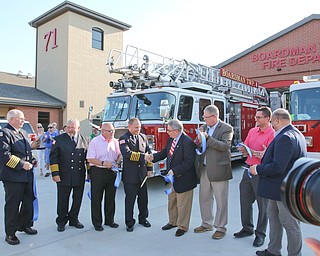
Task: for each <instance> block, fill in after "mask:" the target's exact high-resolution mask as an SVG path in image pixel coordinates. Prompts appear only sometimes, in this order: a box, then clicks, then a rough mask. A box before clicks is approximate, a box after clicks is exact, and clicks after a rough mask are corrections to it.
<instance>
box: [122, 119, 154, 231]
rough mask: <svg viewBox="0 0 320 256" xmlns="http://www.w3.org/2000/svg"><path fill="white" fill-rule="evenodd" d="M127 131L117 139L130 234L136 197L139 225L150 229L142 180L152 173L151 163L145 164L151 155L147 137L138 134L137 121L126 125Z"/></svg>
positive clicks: (146, 194) (139, 125)
mask: <svg viewBox="0 0 320 256" xmlns="http://www.w3.org/2000/svg"><path fill="white" fill-rule="evenodd" d="M128 129H129V131H128V132H127V133H125V134H124V135H122V136H121V137H120V138H119V144H120V151H121V154H122V157H123V171H122V181H123V185H124V192H125V195H126V197H125V222H126V225H127V231H128V232H132V231H133V226H134V224H135V222H136V221H135V219H134V218H133V208H134V203H135V201H136V198H137V197H138V208H139V224H141V225H142V226H144V227H147V228H148V227H151V224H150V223H149V221H148V220H147V218H148V214H149V213H148V193H147V184H146V183H144V179H146V177H147V176H150V175H151V173H152V166H153V165H152V163H151V162H148V163H146V159H145V156H146V155H148V154H151V150H150V148H149V144H148V140H147V136H146V135H144V134H142V133H140V130H141V123H140V121H139V119H137V118H132V119H130V120H129V124H128Z"/></svg>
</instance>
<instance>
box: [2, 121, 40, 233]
mask: <svg viewBox="0 0 320 256" xmlns="http://www.w3.org/2000/svg"><path fill="white" fill-rule="evenodd" d="M26 161H28V162H29V163H32V161H33V158H32V152H31V145H30V143H29V140H28V134H27V133H26V132H25V131H24V130H22V129H21V130H20V131H17V130H16V129H15V128H14V127H12V126H11V125H10V124H8V125H7V126H6V127H5V128H3V129H1V130H0V180H1V181H2V182H3V185H4V190H5V207H4V214H5V217H4V218H5V232H6V235H7V236H12V235H14V234H15V232H16V231H17V230H25V229H26V228H31V227H32V226H33V201H34V199H35V196H34V192H33V175H34V174H33V168H31V169H30V170H28V171H27V170H25V169H23V165H24V163H25V162H26Z"/></svg>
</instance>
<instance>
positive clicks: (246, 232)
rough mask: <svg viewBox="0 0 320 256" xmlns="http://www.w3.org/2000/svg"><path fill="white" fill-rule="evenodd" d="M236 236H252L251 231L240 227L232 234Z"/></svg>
mask: <svg viewBox="0 0 320 256" xmlns="http://www.w3.org/2000/svg"><path fill="white" fill-rule="evenodd" d="M233 235H234V236H235V237H236V238H242V237H246V236H252V235H253V232H250V231H247V230H245V229H241V230H240V231H239V232H237V233H234V234H233Z"/></svg>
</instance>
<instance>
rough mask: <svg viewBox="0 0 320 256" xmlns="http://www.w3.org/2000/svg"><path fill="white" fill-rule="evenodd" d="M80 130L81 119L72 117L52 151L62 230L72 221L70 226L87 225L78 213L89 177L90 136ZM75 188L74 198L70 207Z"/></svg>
mask: <svg viewBox="0 0 320 256" xmlns="http://www.w3.org/2000/svg"><path fill="white" fill-rule="evenodd" d="M79 130H80V123H79V121H78V120H77V119H70V120H69V121H68V122H67V132H66V133H63V134H61V135H59V136H57V137H55V141H54V142H53V145H52V148H51V153H50V169H51V175H52V179H53V181H54V182H56V183H57V191H58V200H57V214H58V217H57V218H56V223H57V225H58V228H57V230H58V231H59V232H63V231H64V230H65V225H66V224H67V222H68V221H69V226H73V227H76V228H83V227H84V226H83V224H82V223H80V221H79V219H78V216H79V212H80V207H81V203H82V196H83V190H84V183H85V177H86V170H87V169H86V155H87V149H88V145H89V139H88V138H86V137H85V136H83V135H82V134H80V133H79ZM71 191H72V193H73V195H72V199H73V201H72V206H71V209H70V210H69V197H70V194H71Z"/></svg>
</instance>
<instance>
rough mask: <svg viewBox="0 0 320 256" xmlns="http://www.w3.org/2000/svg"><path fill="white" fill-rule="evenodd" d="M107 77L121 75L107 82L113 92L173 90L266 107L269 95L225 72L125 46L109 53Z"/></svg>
mask: <svg viewBox="0 0 320 256" xmlns="http://www.w3.org/2000/svg"><path fill="white" fill-rule="evenodd" d="M107 65H108V66H109V73H110V74H121V75H122V78H121V79H119V80H118V82H110V86H111V87H113V88H114V89H115V90H118V91H121V90H127V89H145V88H150V87H154V86H174V87H179V88H183V89H192V90H197V91H202V92H206V93H212V94H214V93H215V92H217V93H225V94H226V97H227V98H229V99H230V100H233V101H242V102H251V103H252V102H256V103H262V104H267V103H268V101H269V97H268V93H267V91H266V89H265V88H264V87H261V86H259V85H258V84H257V83H256V82H254V81H253V80H250V79H247V78H244V77H242V76H240V75H237V74H234V73H231V72H228V71H226V70H224V69H217V68H213V67H208V66H204V65H201V64H194V63H191V62H188V61H187V60H185V59H183V60H176V59H173V58H168V57H165V56H163V55H160V54H156V53H153V52H150V51H146V50H142V49H140V48H137V47H134V46H131V45H128V46H127V47H126V49H125V51H124V52H122V51H119V50H115V49H112V50H111V51H110V53H109V58H108V63H107Z"/></svg>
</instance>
